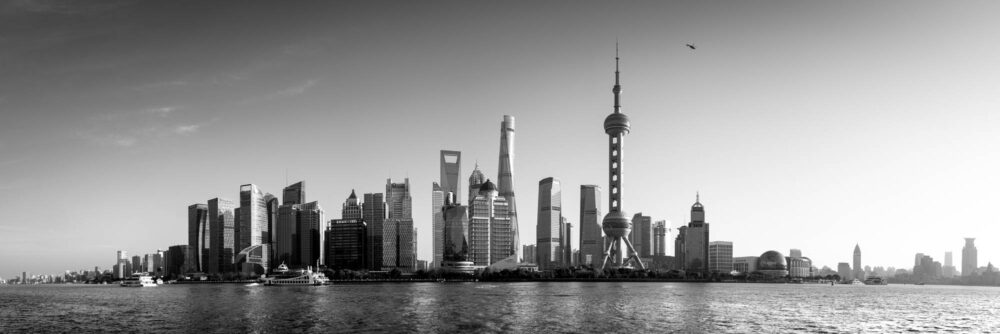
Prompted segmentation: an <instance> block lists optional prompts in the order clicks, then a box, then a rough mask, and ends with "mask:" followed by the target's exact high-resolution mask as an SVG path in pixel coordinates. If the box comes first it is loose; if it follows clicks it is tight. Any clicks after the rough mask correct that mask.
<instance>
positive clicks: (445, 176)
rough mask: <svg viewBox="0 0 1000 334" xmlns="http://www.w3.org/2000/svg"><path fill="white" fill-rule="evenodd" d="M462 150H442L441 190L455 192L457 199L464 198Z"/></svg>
mask: <svg viewBox="0 0 1000 334" xmlns="http://www.w3.org/2000/svg"><path fill="white" fill-rule="evenodd" d="M461 173H462V152H459V151H448V150H441V190H443V191H444V193H445V194H447V193H449V192H450V193H453V194H455V199H456V200H458V199H459V198H462V195H461V193H459V190H460V189H462V180H461V178H460V175H461Z"/></svg>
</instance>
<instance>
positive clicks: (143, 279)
mask: <svg viewBox="0 0 1000 334" xmlns="http://www.w3.org/2000/svg"><path fill="white" fill-rule="evenodd" d="M121 286H124V287H128V288H142V287H154V286H156V281H153V276H150V275H146V274H132V276H129V277H128V278H126V279H124V280H122V282H121Z"/></svg>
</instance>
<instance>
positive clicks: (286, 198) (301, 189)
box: [281, 181, 306, 204]
mask: <svg viewBox="0 0 1000 334" xmlns="http://www.w3.org/2000/svg"><path fill="white" fill-rule="evenodd" d="M281 199H282V202H281V204H305V203H306V185H305V181H299V182H296V183H295V184H293V185H290V186H287V187H285V189H284V191H282V192H281Z"/></svg>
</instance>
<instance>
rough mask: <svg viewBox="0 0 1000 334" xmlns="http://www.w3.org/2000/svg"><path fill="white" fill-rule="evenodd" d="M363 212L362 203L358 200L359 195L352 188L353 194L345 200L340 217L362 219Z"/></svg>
mask: <svg viewBox="0 0 1000 334" xmlns="http://www.w3.org/2000/svg"><path fill="white" fill-rule="evenodd" d="M361 212H362V211H361V203H360V202H358V195H356V194H354V189H351V195H349V196H347V200H345V201H344V205H343V206H342V207H341V209H340V219H343V220H348V219H355V220H360V219H362V217H363V216H362V215H361Z"/></svg>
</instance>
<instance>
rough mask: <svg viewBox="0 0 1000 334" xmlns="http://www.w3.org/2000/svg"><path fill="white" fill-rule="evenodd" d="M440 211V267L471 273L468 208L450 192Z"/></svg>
mask: <svg viewBox="0 0 1000 334" xmlns="http://www.w3.org/2000/svg"><path fill="white" fill-rule="evenodd" d="M442 211H443V217H444V238H443V243H444V254H443V256H442V260H441V261H442V262H441V265H440V267H441V269H442V270H444V271H445V272H450V273H463V274H472V272H473V270H474V268H473V265H472V261H469V251H470V250H469V209H468V207H467V206H465V205H461V204H460V202H458V201H457V200H456V198H455V196H454V194H453V193H451V194H450V196H447V197H446V198H445V205H444V207H443V208H442Z"/></svg>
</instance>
